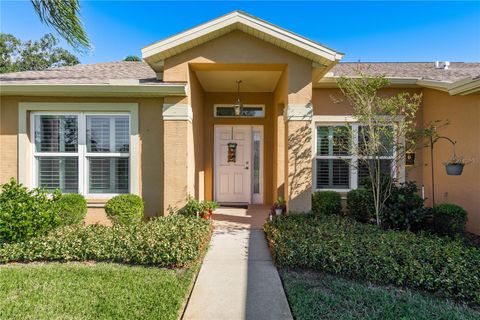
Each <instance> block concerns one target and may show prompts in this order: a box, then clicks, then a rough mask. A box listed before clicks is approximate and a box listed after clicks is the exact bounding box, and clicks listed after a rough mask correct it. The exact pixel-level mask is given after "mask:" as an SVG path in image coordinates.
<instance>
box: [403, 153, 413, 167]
mask: <svg viewBox="0 0 480 320" xmlns="http://www.w3.org/2000/svg"><path fill="white" fill-rule="evenodd" d="M405 165H406V166H414V165H415V152H406V153H405Z"/></svg>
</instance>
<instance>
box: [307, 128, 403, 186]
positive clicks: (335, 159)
mask: <svg viewBox="0 0 480 320" xmlns="http://www.w3.org/2000/svg"><path fill="white" fill-rule="evenodd" d="M349 126H350V127H349V128H347V127H346V126H345V124H328V125H323V124H319V125H317V126H316V156H315V188H316V189H333V190H337V191H338V190H345V191H348V190H350V189H356V188H357V187H358V185H359V181H360V182H361V181H362V180H363V179H364V178H366V177H367V176H368V167H367V164H368V163H369V162H371V161H374V159H373V158H370V157H359V156H358V155H352V152H351V148H352V147H354V146H356V147H358V148H362V147H363V145H364V144H365V141H368V137H367V136H366V135H365V134H366V133H365V132H364V130H362V126H361V125H359V124H357V123H352V124H350V125H349ZM381 131H382V132H385V134H389V132H388V130H381ZM392 132H393V130H392ZM382 140H385V141H389V139H382ZM352 141H354V142H355V144H352ZM382 146H383V149H382V150H381V152H380V154H381V156H380V159H379V162H380V167H381V170H382V171H384V172H386V173H390V174H392V175H393V176H395V170H394V154H395V152H394V147H393V146H387V145H386V144H385V143H384V144H382Z"/></svg>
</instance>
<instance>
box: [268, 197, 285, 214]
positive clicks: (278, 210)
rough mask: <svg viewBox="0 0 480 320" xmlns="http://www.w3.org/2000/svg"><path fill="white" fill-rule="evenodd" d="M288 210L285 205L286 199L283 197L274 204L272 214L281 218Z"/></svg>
mask: <svg viewBox="0 0 480 320" xmlns="http://www.w3.org/2000/svg"><path fill="white" fill-rule="evenodd" d="M286 208H287V206H286V204H285V199H284V198H283V197H278V198H277V200H276V201H275V202H274V203H273V206H272V214H274V215H276V216H281V215H282V213H283V212H284V211H285V209H286Z"/></svg>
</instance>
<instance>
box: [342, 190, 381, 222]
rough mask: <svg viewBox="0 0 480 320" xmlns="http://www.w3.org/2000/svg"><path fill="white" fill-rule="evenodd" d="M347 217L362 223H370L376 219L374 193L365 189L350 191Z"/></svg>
mask: <svg viewBox="0 0 480 320" xmlns="http://www.w3.org/2000/svg"><path fill="white" fill-rule="evenodd" d="M347 215H348V216H350V217H352V218H353V219H355V220H357V221H360V222H368V221H370V219H371V218H373V217H375V206H374V204H373V196H372V192H371V191H370V190H367V189H363V188H360V189H355V190H351V191H349V192H348V193H347Z"/></svg>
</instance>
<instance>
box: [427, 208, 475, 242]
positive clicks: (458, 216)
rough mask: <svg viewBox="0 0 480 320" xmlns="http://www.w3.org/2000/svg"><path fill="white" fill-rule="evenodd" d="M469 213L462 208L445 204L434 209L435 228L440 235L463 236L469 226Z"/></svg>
mask: <svg viewBox="0 0 480 320" xmlns="http://www.w3.org/2000/svg"><path fill="white" fill-rule="evenodd" d="M467 220H468V213H467V211H465V209H463V208H462V207H460V206H457V205H455V204H450V203H444V204H440V205H438V206H436V207H435V208H433V227H434V230H435V232H436V233H438V234H440V235H450V236H455V235H457V234H461V233H462V232H463V230H464V229H465V225H466V224H467Z"/></svg>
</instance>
